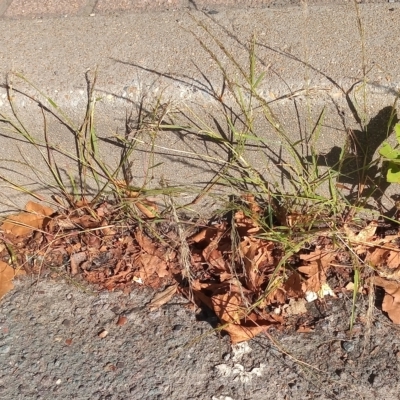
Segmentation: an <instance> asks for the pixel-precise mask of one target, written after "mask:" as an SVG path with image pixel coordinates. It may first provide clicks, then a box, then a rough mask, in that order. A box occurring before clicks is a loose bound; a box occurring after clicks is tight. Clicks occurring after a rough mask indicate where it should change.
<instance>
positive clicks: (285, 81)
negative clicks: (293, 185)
mask: <svg viewBox="0 0 400 400" xmlns="http://www.w3.org/2000/svg"><path fill="white" fill-rule="evenodd" d="M278 3H279V4H278ZM298 3H299V2H298V1H296V2H294V1H292V2H288V1H281V2H277V1H275V2H274V1H272V2H271V1H258V2H256V1H254V2H251V1H249V2H242V4H243V6H242V7H231V5H233V4H235V5H237V4H238V3H237V2H232V1H208V2H207V1H204V2H199V1H198V2H194V1H189V2H174V1H172V2H167V1H165V2H162V1H160V2H146V1H141V2H139V1H131V2H122V1H121V2H106V1H104V2H101V1H98V2H94V1H89V0H88V1H83V0H82V1H74V2H60V1H58V2H52V1H48V2H45V3H43V2H35V1H31V2H27V1H17V0H15V1H12V2H10V1H3V2H2V3H1V8H0V10H1V11H2V12H3V14H2V15H3V16H2V18H1V19H0V26H1V39H2V46H1V48H0V58H1V60H2V63H1V65H0V75H1V79H2V81H3V82H4V81H5V76H6V74H7V73H9V72H10V71H17V72H21V73H22V74H24V76H25V77H26V78H27V79H29V80H30V81H31V82H33V83H34V84H35V85H36V87H37V88H39V89H40V90H41V91H43V92H44V93H46V94H47V95H48V96H50V97H51V98H53V99H54V100H55V101H56V102H57V104H58V105H59V106H60V107H61V108H62V109H63V110H64V112H65V113H66V114H68V115H69V116H70V118H71V120H72V121H74V122H75V123H76V124H79V121H81V118H82V115H83V113H84V110H85V102H86V89H87V88H86V81H85V72H86V71H87V70H88V69H91V70H92V71H93V70H94V69H95V68H96V67H97V69H98V79H97V85H96V88H97V94H98V95H99V96H100V97H101V98H102V100H101V101H100V102H99V104H98V112H97V116H96V127H97V131H98V134H99V135H100V136H101V137H103V138H106V139H107V138H108V139H109V141H108V142H106V143H105V144H104V143H103V144H104V146H103V152H104V154H105V157H106V159H107V161H108V162H110V163H113V162H114V163H115V161H116V158H117V155H118V152H119V150H120V149H119V148H118V147H115V146H114V147H113V146H111V145H110V140H112V139H113V137H114V136H115V134H116V133H117V132H119V133H120V132H122V131H123V130H124V128H125V117H126V113H127V112H128V113H130V112H132V111H133V113H134V114H135V112H136V110H137V105H138V104H139V102H140V101H141V100H143V99H146V102H147V105H148V107H151V104H154V102H155V99H158V98H159V99H161V103H163V104H164V105H165V104H168V105H169V107H170V110H172V111H175V112H176V111H178V110H180V111H182V110H185V118H183V117H182V115H180V116H179V117H178V115H177V114H174V118H175V119H179V118H180V123H181V124H185V122H186V125H187V123H188V120H187V118H189V116H188V114H189V113H190V112H189V111H188V109H189V108H190V109H191V110H193V112H195V113H197V114H198V115H199V118H200V119H202V120H205V121H209V124H211V125H213V127H212V128H213V129H216V126H215V121H212V119H213V118H215V119H216V120H217V121H219V122H220V123H221V124H222V126H223V124H224V118H223V115H222V113H221V106H220V105H218V102H217V101H216V99H215V94H216V93H218V92H220V91H221V90H222V82H223V78H222V73H221V70H220V69H219V68H218V67H217V65H216V63H215V62H214V60H213V59H212V57H211V56H210V54H209V53H207V52H206V51H204V49H203V48H202V46H201V44H200V41H203V42H204V43H205V44H206V45H207V46H209V47H210V48H211V49H213V51H215V54H216V55H217V57H219V58H220V60H221V62H222V65H223V67H224V68H226V70H227V71H228V72H229V73H231V74H232V76H235V79H239V78H238V75H237V74H238V71H237V70H235V68H233V67H232V62H231V61H229V60H228V59H227V57H226V55H224V54H223V53H222V52H221V50H220V49H217V46H216V44H215V42H213V39H212V38H211V37H210V36H209V35H207V34H206V32H205V31H204V29H202V28H201V27H200V26H199V24H198V23H199V21H202V22H203V23H204V24H206V26H208V27H209V30H210V32H212V35H215V37H217V38H218V39H220V40H221V41H222V42H223V43H224V46H225V47H226V48H227V49H228V50H229V51H230V52H231V53H232V54H234V57H235V59H236V60H237V61H238V63H239V64H240V65H242V66H244V68H247V64H248V40H249V38H250V37H251V35H252V34H253V33H255V35H256V41H257V45H256V53H257V57H258V65H257V68H258V72H259V73H261V72H264V73H265V79H264V80H263V83H262V86H261V88H260V93H261V94H262V95H263V96H264V97H265V98H266V99H267V100H268V101H270V102H271V107H273V109H274V112H275V113H276V114H277V115H278V117H279V119H280V120H281V121H282V124H284V125H285V128H286V129H287V131H288V132H290V134H291V135H293V138H294V139H295V138H296V137H298V136H299V135H301V134H302V133H301V131H302V130H304V129H305V125H307V123H309V122H310V121H314V122H315V121H316V118H317V117H318V115H319V114H320V112H321V109H322V107H323V106H325V107H327V111H326V119H325V124H324V129H323V131H322V133H321V140H320V143H319V146H320V148H321V151H325V152H329V150H330V149H331V148H332V147H333V146H334V145H337V144H338V143H339V144H340V143H343V141H344V140H345V137H346V132H345V128H344V126H343V118H342V117H343V115H345V116H346V124H347V125H348V126H350V127H351V126H353V127H357V124H356V121H355V120H354V118H353V117H352V114H351V112H349V110H348V104H347V102H346V99H345V96H344V91H346V90H348V89H350V88H351V87H352V85H353V84H354V83H356V82H358V81H359V80H360V79H361V78H362V74H363V73H362V70H363V56H362V44H361V43H362V41H364V44H365V68H366V70H367V72H368V74H367V79H368V85H367V89H368V90H367V91H368V95H367V105H366V111H367V113H368V114H369V115H368V116H369V117H374V116H375V115H377V114H378V112H379V110H381V109H382V108H383V107H385V106H387V105H390V104H392V103H393V100H394V96H395V94H396V90H397V88H398V85H399V76H400V74H399V72H400V65H399V63H398V50H399V48H400V42H399V41H400V25H399V24H398V21H399V19H400V4H397V3H388V2H365V3H366V4H360V5H359V10H360V16H361V18H362V22H363V26H364V28H365V29H364V34H363V40H361V38H360V32H359V28H358V24H357V18H356V12H355V8H354V4H353V2H352V1H341V2H335V4H334V5H332V4H329V2H326V1H314V2H311V1H310V2H308V3H309V5H308V6H304V5H302V6H298ZM44 4H46V7H44V6H43V5H44ZM107 4H108V6H109V8H108V9H107V6H106V5H107ZM112 4H114V5H116V4H119V6H118V7H119V10H121V9H123V10H124V11H123V12H120V11H118V12H117V11H116V10H115V9H112V8H113V7H114V6H111V5H112ZM151 4H152V5H153V6H154V5H155V4H157V7H160V8H158V9H157V10H153V11H152V12H149V11H147V12H139V10H142V9H143V7H145V6H146V7H150V5H151ZM296 4H297V5H296ZM313 4H317V5H313ZM224 5H225V7H223V6H224ZM227 5H229V7H226V6H227ZM250 6H251V7H250ZM273 6H274V7H273ZM124 7H125V8H124ZM154 7H155V6H154ZM196 7H197V10H196ZM160 9H162V10H163V11H160ZM199 9H200V10H202V9H204V10H205V12H203V11H198V10H199ZM101 10H103V11H104V13H103V12H102V11H101ZM107 10H108V11H109V12H106V11H107ZM188 10H189V11H190V12H189V13H188ZM213 10H214V11H215V12H214V11H213ZM128 11H129V12H128ZM12 84H13V87H14V88H17V89H19V90H21V91H22V92H24V93H30V94H34V95H35V96H36V98H37V99H39V98H40V96H39V95H38V94H37V92H36V93H35V90H33V89H32V87H29V86H27V85H26V83H25V82H23V81H21V79H18V78H16V77H15V76H13V77H12ZM306 93H307V96H304V94H306ZM351 94H352V95H356V96H358V98H357V99H356V104H357V105H358V107H360V110H361V111H362V98H361V91H360V90H359V86H357V87H356V88H355V90H353V91H352V93H351ZM13 99H14V102H15V105H16V106H17V109H18V112H19V113H20V115H21V118H22V120H23V121H24V124H25V127H26V128H27V129H28V130H29V132H31V133H32V134H34V135H36V136H37V137H40V138H42V137H43V116H42V114H41V113H40V112H39V110H38V104H37V103H36V102H35V101H32V100H30V99H28V98H27V97H26V96H22V95H19V94H17V93H15V96H14V97H13ZM225 99H226V100H225ZM232 100H233V98H232V96H229V94H226V95H225V98H224V101H226V102H227V103H229V102H232ZM42 101H43V98H42ZM338 106H339V108H341V111H340V112H339V113H338ZM0 110H1V112H3V113H6V114H7V115H10V108H9V104H8V101H7V98H6V93H5V90H2V91H1V93H0ZM299 113H300V114H299ZM190 118H192V117H190ZM307 120H308V122H306V121H307ZM193 122H194V121H193V120H192V121H191V124H192V123H193ZM46 124H47V130H48V134H49V137H50V139H51V140H52V141H53V142H54V143H55V144H56V145H58V146H61V147H63V148H69V149H71V151H73V143H72V138H71V133H70V132H69V131H68V130H67V129H65V127H63V126H62V125H61V124H60V123H59V121H56V120H55V119H54V118H51V117H50V116H49V117H48V118H47V120H46ZM200 125H201V124H200ZM256 125H257V130H258V134H262V135H264V136H263V137H264V140H265V141H267V142H268V143H270V144H271V146H275V147H274V148H275V150H279V146H280V143H279V141H277V140H276V135H275V132H274V131H273V129H272V128H271V127H269V126H268V125H267V124H266V123H265V121H264V120H263V119H262V118H259V119H257V120H256ZM309 125H310V124H309ZM201 128H202V129H204V128H205V126H201V127H200V128H199V129H201ZM0 130H1V132H0V133H1V134H2V135H3V143H4V145H3V147H2V149H3V154H2V156H3V157H2V158H3V161H2V168H3V169H2V170H3V171H4V172H7V173H8V174H9V175H8V176H10V177H11V179H12V180H13V181H15V182H17V183H18V184H25V185H29V187H30V188H34V190H37V189H38V187H37V182H38V175H39V178H41V179H42V180H43V182H42V184H41V187H42V188H43V187H44V186H46V184H47V183H48V182H49V179H50V178H49V177H48V175H46V173H45V172H44V171H45V167H44V166H43V164H41V163H40V161H39V158H38V156H37V154H35V153H34V152H33V151H32V147H29V146H25V145H24V144H23V143H21V142H20V141H17V140H15V139H16V137H15V135H13V134H12V133H11V134H10V132H9V131H7V130H6V128H5V127H4V126H0ZM143 140H144V141H145V143H146V144H145V145H143V146H142V148H141V150H142V152H139V153H137V154H136V159H135V160H134V164H133V165H134V168H133V174H134V178H135V182H136V184H137V185H140V184H142V182H143V176H144V174H145V172H144V171H145V170H146V169H148V162H149V155H148V149H149V148H150V146H151V143H150V139H149V138H145V139H143ZM157 145H158V146H160V147H158V148H157V149H158V150H157V151H156V161H155V163H159V162H161V163H162V167H161V168H160V167H159V168H156V169H154V170H153V171H152V172H153V175H154V179H153V183H154V184H156V182H157V181H158V180H159V179H160V178H162V177H163V178H164V179H166V180H167V181H169V182H170V183H171V184H185V183H187V182H191V183H192V184H194V185H198V186H199V187H201V186H202V185H203V184H204V183H205V182H207V180H209V179H211V178H212V177H213V176H214V173H215V171H217V170H218V168H219V167H220V161H221V162H223V160H224V159H226V152H225V151H224V150H221V149H220V148H219V147H218V146H215V145H212V144H210V143H205V142H204V140H201V139H200V137H199V136H196V135H193V134H188V133H187V132H186V133H185V132H180V133H179V134H176V133H174V132H162V133H160V134H159V135H158V138H157ZM206 156H207V157H210V158H209V160H211V161H210V162H205V160H207V157H206ZM21 157H22V158H21ZM215 159H218V160H219V161H218V162H216V161H215ZM252 159H253V161H254V163H255V165H256V166H257V167H258V168H260V169H261V172H265V170H266V167H265V165H266V161H265V154H264V153H263V152H260V153H259V152H257V154H255V155H254V156H253V155H252ZM16 160H18V161H17V162H16ZM60 162H61V163H62V167H63V168H64V169H65V171H67V172H68V171H69V172H71V171H72V170H73V168H74V165H73V163H72V162H71V161H70V160H61V161H60ZM32 165H34V166H35V167H37V168H38V170H37V171H36V174H32V173H31V172H30V169H31V167H32ZM2 192H3V197H4V199H3V201H2V202H3V203H4V204H7V205H4V206H3V208H2V209H3V210H10V209H11V208H13V207H14V206H15V205H18V206H21V205H22V204H23V203H24V202H25V198H21V194H19V193H18V194H11V192H10V190H9V188H8V185H6V188H5V189H4V190H3V191H2Z"/></svg>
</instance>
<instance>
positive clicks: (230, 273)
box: [0, 195, 400, 343]
mask: <svg viewBox="0 0 400 400" xmlns="http://www.w3.org/2000/svg"><path fill="white" fill-rule="evenodd" d="M141 204H142V203H141ZM143 207H144V206H143ZM239 208H240V209H239V210H238V211H236V213H235V214H234V216H233V220H232V221H228V220H226V219H221V220H220V221H219V222H218V223H210V224H209V225H207V226H204V227H203V228H201V229H199V230H198V231H197V233H196V234H194V235H193V236H191V237H190V238H188V244H189V249H190V263H191V278H190V279H188V275H187V271H185V272H183V271H182V267H181V264H180V247H179V243H178V244H177V242H176V241H175V242H172V241H171V240H169V239H170V237H169V236H164V237H161V240H159V239H160V234H159V232H156V231H155V234H154V235H152V231H151V229H150V230H149V227H150V226H152V227H153V228H154V229H155V230H156V229H157V225H156V224H153V225H152V224H151V223H150V224H149V225H148V226H147V229H146V230H143V229H139V226H138V223H137V221H134V220H131V221H128V222H127V221H126V220H124V222H123V223H122V222H118V221H122V218H121V215H120V213H119V208H118V207H116V206H115V205H113V204H110V203H108V202H103V203H100V204H98V205H96V206H93V205H90V204H86V203H82V204H80V206H79V207H77V206H76V207H73V208H72V209H69V210H66V209H61V210H53V209H51V208H49V207H45V206H41V205H39V204H36V203H32V202H30V203H28V204H27V206H26V210H25V211H24V212H22V213H19V214H17V215H14V216H9V217H7V218H6V219H5V220H4V222H3V224H2V225H1V247H0V251H1V252H0V296H2V295H3V294H4V293H6V292H7V291H8V290H10V289H11V288H12V279H13V277H14V276H15V275H17V274H21V273H28V274H46V273H47V274H50V275H52V274H54V275H56V276H58V275H60V274H61V275H62V274H63V273H64V274H65V273H67V274H69V276H70V277H73V279H82V278H83V279H84V280H85V281H87V282H89V283H91V284H95V285H98V286H100V287H101V288H104V289H107V290H123V291H125V292H129V291H130V290H132V288H133V287H134V286H137V285H147V286H151V287H153V288H155V289H160V288H163V287H166V289H165V290H164V291H162V293H160V294H159V295H158V296H156V297H155V299H154V300H153V302H152V303H151V304H150V305H149V306H150V308H151V309H155V308H157V307H160V306H161V305H162V304H165V302H167V301H168V300H169V299H170V298H171V297H172V296H173V295H174V294H175V293H176V292H177V291H180V292H181V293H183V294H186V295H187V296H188V298H190V299H191V300H193V302H194V303H195V304H197V306H200V307H203V306H206V307H208V308H210V309H212V310H213V311H214V313H215V314H216V316H217V317H218V319H219V321H220V325H219V329H220V330H223V331H225V332H227V333H228V334H229V335H230V338H231V341H232V342H233V343H238V342H241V341H245V340H249V339H251V338H253V337H254V336H256V335H258V334H260V333H261V332H264V331H266V330H267V329H269V328H270V327H276V328H277V329H280V328H281V327H283V326H287V325H288V324H291V326H294V328H295V329H297V330H298V331H299V332H307V331H309V330H310V329H312V321H311V322H310V321H309V320H308V318H307V315H306V314H307V312H306V311H307V309H306V307H305V305H306V303H307V302H310V301H314V300H316V299H321V298H323V297H324V296H326V295H330V296H336V295H337V294H338V293H339V292H343V291H346V290H348V289H350V290H352V288H353V287H354V283H353V279H354V277H353V268H354V265H353V264H354V257H356V258H357V263H358V265H361V266H362V268H363V272H365V273H364V275H362V277H363V276H364V277H365V280H364V281H365V286H361V287H360V288H358V289H359V291H360V292H363V293H366V291H367V290H368V289H367V288H368V287H369V286H368V285H367V276H368V279H370V280H372V283H373V284H374V285H375V286H379V287H382V288H383V289H384V291H385V297H384V301H383V304H382V309H383V311H385V312H387V314H388V316H389V317H390V319H391V320H392V321H393V322H395V323H400V236H399V234H398V233H397V232H395V234H393V233H392V234H390V235H389V234H387V235H386V234H385V231H384V230H382V229H381V228H380V227H379V224H378V223H377V222H376V221H372V222H370V223H369V224H366V226H364V227H356V226H352V225H350V224H343V226H342V227H341V228H340V229H339V230H338V231H337V232H328V233H327V232H320V234H318V232H317V233H316V234H315V235H314V236H313V239H312V241H311V242H308V243H307V246H303V247H301V249H300V251H297V252H296V253H293V254H288V249H287V248H285V247H284V246H283V244H282V243H279V242H278V241H276V240H272V239H268V238H272V236H271V235H268V232H265V231H263V225H262V224H261V223H260V221H261V219H262V215H263V210H262V208H261V207H260V206H259V204H258V203H257V202H256V200H255V198H254V197H253V196H250V195H247V196H243V197H242V199H241V207H239ZM154 210H155V208H154V207H153V205H152V204H151V203H149V204H147V205H146V207H145V209H144V210H141V212H142V214H143V218H145V219H146V218H147V219H148V220H149V221H151V220H152V219H153V217H154V216H155V211H154ZM139 211H140V208H139ZM145 232H146V233H145ZM337 238H340V240H336V239H337ZM338 243H342V244H343V243H344V244H345V245H341V246H339V245H338ZM371 271H373V273H372V275H373V276H371ZM187 283H189V286H187ZM185 285H186V286H185ZM307 321H308V322H307Z"/></svg>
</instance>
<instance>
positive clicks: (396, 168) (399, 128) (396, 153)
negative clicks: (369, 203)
mask: <svg viewBox="0 0 400 400" xmlns="http://www.w3.org/2000/svg"><path fill="white" fill-rule="evenodd" d="M394 132H395V135H396V140H397V143H398V144H400V123H398V124H396V125H395V127H394ZM379 154H380V155H381V156H382V157H383V158H384V160H385V161H387V163H388V167H387V172H386V179H387V181H388V182H390V183H400V150H399V149H398V148H397V145H396V146H395V147H392V146H391V145H390V144H389V143H388V142H385V143H383V145H382V147H381V149H380V150H379Z"/></svg>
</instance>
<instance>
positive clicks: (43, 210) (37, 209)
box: [25, 201, 54, 217]
mask: <svg viewBox="0 0 400 400" xmlns="http://www.w3.org/2000/svg"><path fill="white" fill-rule="evenodd" d="M25 210H26V211H27V212H31V213H35V214H39V215H44V216H45V217H49V216H50V215H52V214H54V211H53V210H52V209H51V208H50V207H46V206H43V205H41V204H37V203H34V202H33V201H28V203H26V206H25Z"/></svg>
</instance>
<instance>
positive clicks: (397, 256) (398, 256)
mask: <svg viewBox="0 0 400 400" xmlns="http://www.w3.org/2000/svg"><path fill="white" fill-rule="evenodd" d="M386 265H387V266H388V267H389V268H399V267H400V252H399V251H398V250H392V251H390V252H389V254H388V255H387V261H386Z"/></svg>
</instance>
